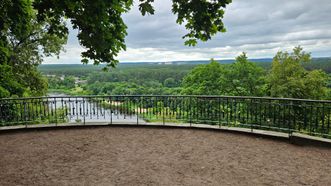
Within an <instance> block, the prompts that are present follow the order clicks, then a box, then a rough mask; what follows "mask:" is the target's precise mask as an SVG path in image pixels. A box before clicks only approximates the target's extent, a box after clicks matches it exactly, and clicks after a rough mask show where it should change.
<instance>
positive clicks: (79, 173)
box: [0, 127, 331, 186]
mask: <svg viewBox="0 0 331 186" xmlns="http://www.w3.org/2000/svg"><path fill="white" fill-rule="evenodd" d="M0 167H1V168H0V185H125V186H127V185H171V186H172V185H325V186H327V185H331V150H330V149H321V148H313V147H300V146H295V145H291V144H289V143H286V142H280V141H274V140H269V139H262V138H256V137H251V136H245V135H239V134H230V133H224V132H213V131H203V130H190V129H153V128H112V127H104V128H94V129H87V128H86V129H69V130H68V129H67V130H53V131H31V132H25V133H11V134H0Z"/></svg>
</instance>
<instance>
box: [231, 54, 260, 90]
mask: <svg viewBox="0 0 331 186" xmlns="http://www.w3.org/2000/svg"><path fill="white" fill-rule="evenodd" d="M225 82H226V85H225V86H226V92H227V94H228V95H234V96H263V95H264V87H265V81H264V70H263V69H262V68H261V67H258V66H257V65H256V64H254V63H252V62H249V61H248V59H247V55H246V53H242V54H241V55H239V56H238V57H237V58H236V62H235V63H233V64H231V65H230V66H229V68H228V70H227V71H226V74H225Z"/></svg>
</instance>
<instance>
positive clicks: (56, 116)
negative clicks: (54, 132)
mask: <svg viewBox="0 0 331 186" xmlns="http://www.w3.org/2000/svg"><path fill="white" fill-rule="evenodd" d="M54 109H55V126H57V108H56V98H54Z"/></svg>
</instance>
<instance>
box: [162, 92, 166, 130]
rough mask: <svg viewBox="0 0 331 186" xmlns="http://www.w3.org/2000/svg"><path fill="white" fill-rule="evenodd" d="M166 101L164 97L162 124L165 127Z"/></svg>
mask: <svg viewBox="0 0 331 186" xmlns="http://www.w3.org/2000/svg"><path fill="white" fill-rule="evenodd" d="M165 99H166V97H164V96H163V104H162V105H163V109H162V123H163V125H165V115H164V113H165V111H166V107H165Z"/></svg>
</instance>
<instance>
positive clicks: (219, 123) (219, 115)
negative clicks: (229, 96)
mask: <svg viewBox="0 0 331 186" xmlns="http://www.w3.org/2000/svg"><path fill="white" fill-rule="evenodd" d="M218 109H219V111H218V127H219V128H221V98H220V97H218Z"/></svg>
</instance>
